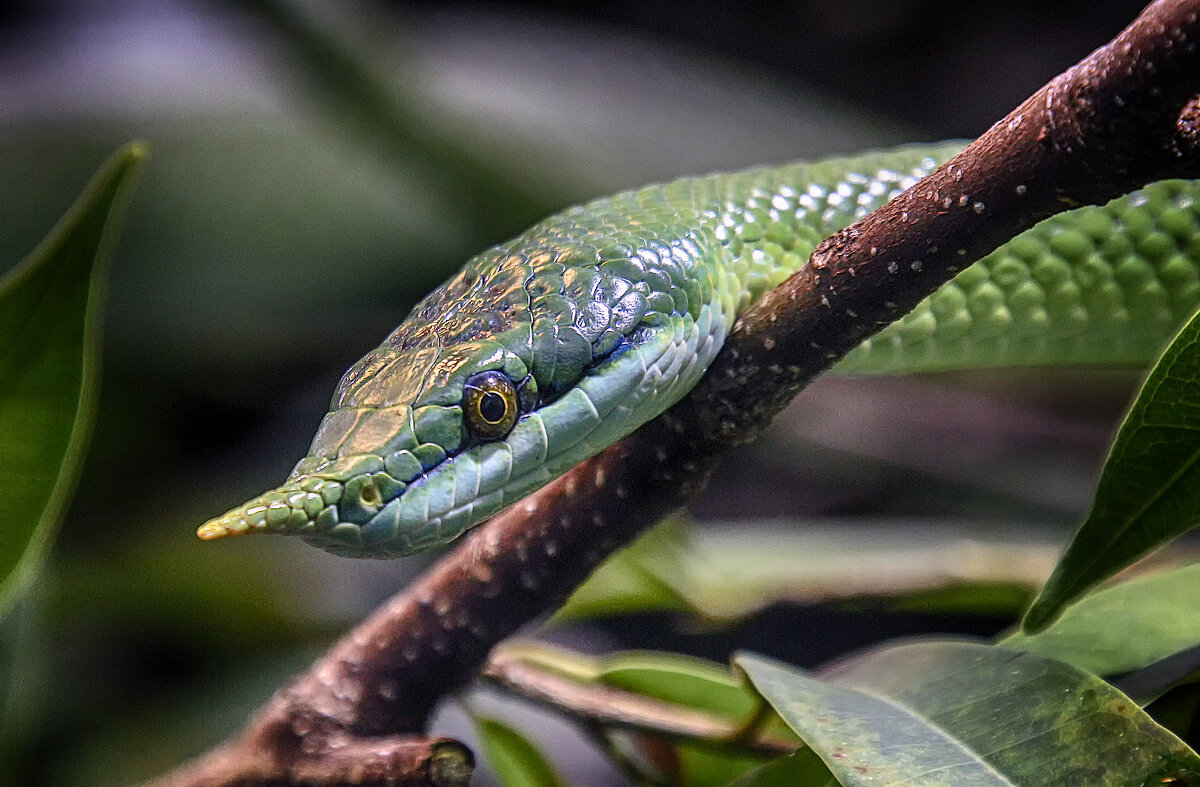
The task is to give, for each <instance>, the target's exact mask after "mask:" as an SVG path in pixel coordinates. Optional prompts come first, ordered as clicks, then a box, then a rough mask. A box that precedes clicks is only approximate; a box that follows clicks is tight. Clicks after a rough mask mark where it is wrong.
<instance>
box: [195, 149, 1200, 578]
mask: <svg viewBox="0 0 1200 787" xmlns="http://www.w3.org/2000/svg"><path fill="white" fill-rule="evenodd" d="M958 149H959V145H958V144H954V143H943V144H940V145H927V146H910V147H905V148H900V149H896V150H893V151H888V152H883V153H873V154H867V155H863V156H858V157H854V158H842V159H832V160H827V161H822V162H817V163H797V164H790V165H787V166H783V167H778V168H764V169H754V170H749V171H746V172H740V173H734V174H717V175H710V176H706V177H700V178H685V179H681V180H677V181H673V182H670V183H666V184H661V185H653V186H648V187H645V188H642V189H639V190H635V191H627V192H622V193H619V194H616V195H614V196H611V197H607V198H604V199H599V200H596V201H593V202H590V203H588V204H585V205H582V206H578V207H574V208H570V209H568V210H566V211H564V212H562V213H560V214H557V215H555V216H551V217H550V218H548V219H546V220H544V221H542V222H540V223H538V224H536V225H534V226H533V227H531V228H530V229H529V230H527V231H526V232H524V233H523V234H521V235H519V236H517V237H516V238H514V239H512V240H510V241H508V242H507V243H503V244H500V245H498V246H495V247H493V248H491V249H488V250H487V251H485V252H483V253H482V254H480V255H478V256H476V257H474V258H473V259H471V260H470V261H469V262H467V264H466V265H465V266H464V267H463V268H462V270H460V271H459V272H458V273H457V274H455V275H454V276H453V277H451V278H450V279H449V280H448V281H447V282H446V283H445V284H443V285H442V286H441V287H439V288H438V289H437V290H435V291H434V292H432V293H431V294H430V295H428V296H427V297H426V298H425V299H424V300H422V301H421V302H420V303H418V304H417V305H416V306H415V307H414V308H413V310H412V312H411V313H410V315H409V316H408V318H407V319H406V320H405V321H404V322H403V323H402V324H401V325H400V326H399V327H398V328H396V330H395V331H393V332H392V333H391V335H389V336H388V337H387V338H386V339H385V340H384V342H383V344H381V345H380V346H379V347H377V348H376V349H374V350H372V351H371V352H370V353H368V354H367V355H366V356H365V357H364V358H363V359H362V360H360V361H359V362H358V363H356V364H355V365H354V366H353V367H351V368H350V370H349V371H348V372H346V374H345V376H344V377H343V378H342V380H341V382H340V383H339V385H338V387H337V390H336V392H335V393H334V396H333V402H332V405H331V410H330V412H329V413H328V414H327V415H326V416H325V418H324V420H323V421H322V422H321V426H320V428H319V429H318V431H317V434H316V437H315V438H314V439H313V443H312V447H311V449H310V451H309V456H307V457H305V458H304V459H302V460H300V462H299V463H298V464H297V465H296V467H295V469H294V470H293V471H292V473H291V475H290V476H289V478H288V479H287V480H286V481H285V482H284V484H283V485H282V486H280V487H278V488H277V489H275V490H272V491H270V492H267V493H265V494H263V495H261V496H259V497H257V498H255V499H254V500H251V501H249V502H248V503H246V504H244V505H241V506H238V507H237V508H235V509H232V510H231V511H229V512H228V513H226V514H224V515H223V516H221V517H219V518H217V519H213V520H211V521H209V522H208V523H206V524H205V525H203V526H202V527H201V528H200V531H199V534H200V536H201V537H202V538H216V537H220V536H224V535H232V534H240V533H247V532H256V531H261V532H278V533H294V534H298V535H300V536H301V537H302V538H304V539H305V540H307V541H309V542H310V543H312V544H315V545H317V546H320V547H322V548H324V549H327V550H329V551H331V552H335V553H337V554H342V555H349V556H357V557H392V556H396V555H405V554H411V553H414V552H419V551H422V550H425V549H429V548H432V547H435V546H438V545H441V544H445V543H447V542H449V541H451V540H453V539H455V538H457V537H458V536H459V535H461V534H462V533H463V532H464V531H466V530H467V529H469V528H471V527H473V526H475V525H477V524H479V523H480V522H482V521H483V520H485V519H486V518H487V517H489V516H491V515H492V514H494V513H496V512H497V511H499V510H500V509H502V508H504V507H505V506H507V505H509V504H511V503H512V502H513V501H515V500H517V499H519V498H521V497H523V496H524V495H526V494H529V493H530V492H531V491H533V490H535V489H537V488H539V487H541V486H543V485H544V484H546V483H548V482H549V481H550V480H552V479H554V478H555V477H557V476H559V475H561V474H562V473H563V472H565V471H566V470H567V469H569V468H570V467H571V466H573V465H574V464H576V463H578V462H580V461H582V460H583V459H585V458H587V457H589V456H592V455H594V454H596V453H598V452H599V451H601V450H603V449H604V448H605V447H606V446H608V445H610V444H611V443H613V442H615V441H616V440H618V439H620V438H621V437H623V436H625V435H626V434H628V433H630V432H632V431H633V430H634V429H637V428H638V427H639V426H641V425H642V424H644V423H645V422H647V421H648V420H650V419H651V418H653V417H655V416H656V415H658V414H659V413H661V412H663V411H664V410H665V409H667V408H668V407H669V406H670V405H672V404H674V403H675V402H676V401H678V400H679V399H680V398H681V397H682V396H683V395H684V394H686V393H687V392H688V391H689V390H690V389H691V388H692V387H693V386H694V385H695V384H696V383H697V381H698V380H699V379H700V377H701V376H702V375H703V374H704V372H705V370H706V369H707V367H708V365H709V364H710V363H711V361H712V360H713V358H714V356H715V355H716V353H717V351H718V350H719V349H720V347H721V345H722V343H723V341H724V339H725V337H726V335H727V334H728V333H729V331H730V330H731V328H732V325H733V321H734V320H735V319H736V317H737V315H738V314H739V313H740V312H741V311H743V310H744V309H745V308H746V307H747V306H749V305H750V304H751V303H753V302H754V301H755V300H756V299H757V298H758V297H759V296H760V295H761V294H762V293H763V292H765V291H766V290H768V289H770V288H772V287H775V286H776V285H778V284H779V283H780V282H782V281H783V280H784V279H785V278H787V276H788V275H790V274H791V273H793V272H794V271H796V270H797V269H799V268H800V267H801V266H802V265H803V264H804V263H805V261H806V260H807V259H808V256H809V254H810V253H811V251H812V250H813V248H814V247H815V246H816V244H817V243H819V242H820V241H821V240H822V239H824V238H825V237H827V236H828V235H830V234H832V233H834V232H835V231H837V230H838V229H841V228H842V227H844V226H846V225H848V224H850V223H851V222H853V221H854V220H856V219H857V218H860V217H861V216H864V215H866V214H867V213H868V212H870V211H872V210H874V209H875V208H877V207H879V206H881V205H882V204H883V203H884V202H886V201H887V200H888V199H889V198H891V197H892V196H894V195H896V194H898V193H900V192H901V191H903V190H905V189H906V188H908V187H909V186H911V185H913V184H914V183H915V182H916V181H917V180H919V179H920V178H921V177H923V176H924V175H926V174H928V173H929V172H930V171H932V170H933V169H934V168H935V167H936V166H938V165H939V164H940V163H942V162H943V161H945V160H946V159H948V158H949V157H950V156H952V155H953V154H954V153H955V152H957V150H958ZM1197 198H1200V184H1198V183H1196V182H1183V181H1166V182H1163V183H1158V184H1153V185H1152V186H1150V187H1148V188H1147V189H1144V190H1142V191H1140V192H1136V193H1134V194H1132V195H1129V196H1128V197H1125V198H1122V199H1121V200H1117V201H1115V202H1113V203H1110V204H1109V205H1108V206H1105V207H1098V208H1084V209H1080V210H1076V211H1072V212H1070V213H1065V214H1060V215H1059V216H1056V217H1054V218H1051V219H1048V220H1047V221H1045V222H1043V223H1041V224H1039V225H1038V226H1037V227H1035V228H1033V229H1032V230H1030V231H1029V232H1027V233H1025V234H1023V235H1021V236H1018V237H1017V238H1015V239H1013V240H1012V241H1010V242H1009V243H1007V244H1006V245H1005V246H1003V247H1001V248H1000V249H998V250H997V251H996V252H994V253H993V254H991V255H989V256H988V257H987V258H985V259H984V260H982V261H981V262H980V263H979V264H977V265H973V266H970V267H968V268H966V269H965V270H964V271H963V272H962V273H960V274H959V275H958V276H957V277H956V278H955V279H954V280H952V281H951V282H949V283H948V284H946V285H945V286H943V287H942V288H941V289H940V290H938V291H937V292H936V293H934V294H933V295H932V296H930V297H929V298H928V299H926V301H924V302H923V303H922V304H921V305H920V306H918V308H917V309H916V310H915V311H914V312H912V313H911V314H909V315H908V316H907V317H905V318H904V319H902V320H900V321H899V322H897V323H896V324H894V325H892V326H890V327H889V328H888V329H887V330H885V331H884V332H882V333H881V334H879V335H878V336H876V337H875V338H874V339H871V340H870V341H868V342H867V343H865V344H864V345H863V346H861V347H860V348H858V349H857V350H855V351H854V352H853V353H851V354H850V355H849V356H847V358H846V359H845V360H844V361H843V362H842V364H841V367H842V368H843V369H845V370H848V371H858V372H879V371H914V370H925V369H936V368H948V367H955V366H963V365H980V364H986V365H1005V364H1020V363H1048V362H1060V361H1075V362H1143V363H1144V362H1145V361H1146V360H1147V359H1148V358H1150V357H1151V356H1152V353H1153V352H1154V351H1155V350H1156V349H1157V348H1158V347H1159V346H1161V344H1162V343H1163V342H1164V340H1165V339H1166V338H1167V337H1168V336H1169V335H1170V333H1171V331H1173V330H1174V329H1175V328H1176V327H1177V326H1178V325H1179V323H1180V322H1181V321H1182V320H1183V319H1184V318H1185V317H1186V316H1187V315H1188V314H1190V313H1191V312H1192V311H1193V310H1194V309H1195V307H1196V305H1197V304H1198V303H1200V229H1198V226H1197V215H1198V213H1200V205H1197V204H1196V203H1197V201H1198V200H1197ZM979 208H980V209H983V208H984V206H979Z"/></svg>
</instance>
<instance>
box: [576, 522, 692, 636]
mask: <svg viewBox="0 0 1200 787" xmlns="http://www.w3.org/2000/svg"><path fill="white" fill-rule="evenodd" d="M690 525H691V522H690V520H689V519H686V518H685V517H684V516H683V515H677V516H673V517H670V518H668V519H666V520H664V521H663V522H662V523H660V524H658V525H656V526H655V527H654V528H652V529H651V530H650V531H648V532H647V533H646V534H645V535H643V536H641V537H640V538H638V539H637V540H636V541H634V542H633V543H632V544H630V545H629V546H627V547H625V548H624V549H622V550H620V551H619V552H617V553H616V554H614V555H613V556H612V557H611V558H609V559H608V560H606V561H605V562H604V563H603V564H601V566H600V568H598V569H596V571H595V572H593V573H592V575H591V576H590V577H589V578H588V579H587V581H586V582H584V583H583V584H582V585H580V586H579V587H578V588H576V589H575V592H574V593H572V594H571V597H570V598H568V599H567V603H565V604H563V606H562V607H560V608H559V610H558V612H556V613H555V615H554V620H555V622H558V623H564V622H568V621H573V620H586V619H588V618H596V617H603V616H607V615H628V614H632V613H635V612H647V611H659V610H686V609H690V608H691V604H690V603H689V602H688V600H687V599H686V598H685V597H684V595H683V594H682V593H681V592H680V590H679V589H678V587H677V584H676V583H679V582H683V581H685V580H686V578H687V576H688V573H687V569H686V568H685V567H684V566H683V563H684V561H686V560H687V558H688V550H689V549H690V546H691V538H692V532H691V526H690Z"/></svg>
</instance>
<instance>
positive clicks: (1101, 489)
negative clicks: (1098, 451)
mask: <svg viewBox="0 0 1200 787" xmlns="http://www.w3.org/2000/svg"><path fill="white" fill-rule="evenodd" d="M1198 391H1200V318H1198V317H1196V316H1193V318H1192V319H1191V321H1190V322H1188V324H1187V325H1186V326H1184V328H1183V330H1181V331H1180V332H1179V334H1178V335H1177V336H1176V337H1175V340H1174V341H1173V342H1171V346H1170V347H1168V348H1167V349H1166V351H1165V352H1164V353H1163V355H1162V357H1161V358H1160V359H1159V361H1158V363H1157V364H1156V365H1155V367H1154V369H1153V370H1152V371H1151V372H1150V375H1149V376H1148V377H1147V378H1146V382H1145V384H1144V385H1143V386H1142V390H1141V393H1139V394H1138V397H1137V400H1136V401H1135V402H1134V403H1133V407H1132V408H1131V409H1130V411H1129V415H1128V416H1127V417H1126V418H1125V422H1124V423H1122V424H1121V428H1120V430H1119V431H1118V432H1117V438H1116V440H1115V441H1114V442H1113V447H1112V450H1111V451H1110V452H1109V455H1108V461H1107V462H1106V463H1105V465H1104V470H1103V472H1102V473H1101V475H1100V483H1099V485H1098V486H1097V488H1096V498H1095V501H1094V502H1093V503H1092V510H1091V512H1090V513H1089V514H1088V516H1087V518H1086V519H1085V520H1084V522H1083V524H1082V525H1080V527H1079V530H1078V531H1077V532H1076V533H1075V537H1074V538H1073V539H1072V540H1071V543H1070V545H1069V546H1068V547H1067V551H1066V553H1064V554H1063V556H1062V559H1061V560H1060V561H1059V563H1058V565H1057V566H1056V567H1055V569H1054V573H1053V574H1051V575H1050V579H1049V580H1048V581H1047V582H1046V586H1045V588H1043V589H1042V592H1041V594H1039V595H1038V597H1037V599H1035V600H1034V602H1033V606H1031V607H1030V609H1029V611H1028V612H1027V613H1026V614H1025V620H1024V622H1023V624H1022V625H1023V627H1024V629H1025V631H1026V632H1036V631H1038V630H1040V629H1043V628H1045V627H1046V626H1047V625H1048V624H1049V623H1050V621H1052V620H1053V619H1054V618H1055V617H1056V616H1057V615H1059V614H1060V613H1061V612H1062V609H1063V607H1064V606H1066V605H1067V604H1070V603H1071V602H1073V601H1074V600H1076V599H1077V598H1079V597H1080V596H1081V595H1083V594H1084V593H1085V592H1086V591H1087V590H1088V589H1089V588H1091V587H1093V586H1094V585H1096V584H1098V583H1099V582H1102V581H1104V580H1105V579H1108V578H1109V577H1111V576H1112V575H1113V574H1115V573H1117V572H1118V571H1120V570H1121V569H1123V568H1125V567H1127V566H1129V565H1131V564H1132V563H1133V562H1134V561H1136V560H1137V559H1138V558H1140V557H1142V556H1143V555H1145V554H1146V553H1148V552H1150V551H1151V550H1153V549H1157V548H1158V547H1160V546H1162V545H1163V544H1165V543H1166V542H1167V541H1170V540H1171V539H1173V538H1175V537H1176V536H1179V535H1181V534H1182V533H1185V532H1187V531H1188V530H1190V529H1191V528H1193V527H1195V525H1196V524H1197V523H1200V407H1198V406H1197V401H1198V398H1197V392H1198Z"/></svg>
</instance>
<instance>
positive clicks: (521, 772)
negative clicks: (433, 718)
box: [473, 716, 563, 787]
mask: <svg viewBox="0 0 1200 787" xmlns="http://www.w3.org/2000/svg"><path fill="white" fill-rule="evenodd" d="M473 721H474V723H475V729H476V730H477V731H478V732H479V741H480V743H481V744H482V745H483V751H484V755H485V756H486V757H487V761H488V764H490V765H491V766H492V770H494V771H495V772H496V777H497V778H498V779H499V780H500V783H501V784H504V785H506V786H507V787H562V784H563V782H562V780H561V779H560V778H559V777H558V774H557V773H555V772H554V768H552V767H551V766H550V763H549V762H547V761H546V758H545V757H543V756H542V754H541V752H539V751H538V750H537V748H536V747H535V746H534V745H533V744H532V743H530V742H529V741H528V740H527V739H526V738H525V737H524V736H523V735H521V734H520V733H519V732H517V731H516V730H514V729H513V728H512V727H509V726H507V725H504V724H501V723H500V722H498V721H495V720H493V719H488V718H484V717H482V716H474V717H473Z"/></svg>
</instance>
